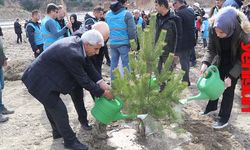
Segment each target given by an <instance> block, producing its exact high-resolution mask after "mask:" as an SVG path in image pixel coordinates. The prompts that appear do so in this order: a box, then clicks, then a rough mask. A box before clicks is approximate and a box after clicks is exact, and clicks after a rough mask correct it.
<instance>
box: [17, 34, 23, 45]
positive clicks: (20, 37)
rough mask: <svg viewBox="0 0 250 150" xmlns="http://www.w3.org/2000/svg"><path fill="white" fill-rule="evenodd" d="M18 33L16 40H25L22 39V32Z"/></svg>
mask: <svg viewBox="0 0 250 150" xmlns="http://www.w3.org/2000/svg"><path fill="white" fill-rule="evenodd" d="M16 35H17V39H16V42H17V43H19V40H20V42H21V43H22V42H23V40H22V33H17V34H16Z"/></svg>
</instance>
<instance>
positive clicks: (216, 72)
mask: <svg viewBox="0 0 250 150" xmlns="http://www.w3.org/2000/svg"><path fill="white" fill-rule="evenodd" d="M208 71H209V72H212V74H215V75H216V77H220V76H219V70H218V68H217V67H216V66H214V65H211V66H210V67H209V68H208Z"/></svg>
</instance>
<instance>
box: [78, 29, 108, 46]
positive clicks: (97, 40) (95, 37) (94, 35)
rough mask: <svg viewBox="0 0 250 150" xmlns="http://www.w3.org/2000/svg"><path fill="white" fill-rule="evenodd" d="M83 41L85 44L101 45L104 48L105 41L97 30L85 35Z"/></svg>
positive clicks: (87, 32)
mask: <svg viewBox="0 0 250 150" xmlns="http://www.w3.org/2000/svg"><path fill="white" fill-rule="evenodd" d="M81 39H82V41H83V43H85V42H88V43H89V44H91V45H98V44H101V45H102V46H104V39H103V36H102V34H101V33H100V32H99V31H97V30H95V29H92V30H89V31H86V32H85V33H83V34H82V37H81Z"/></svg>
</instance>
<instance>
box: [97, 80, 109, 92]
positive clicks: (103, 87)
mask: <svg viewBox="0 0 250 150" xmlns="http://www.w3.org/2000/svg"><path fill="white" fill-rule="evenodd" d="M99 86H100V87H101V89H103V90H110V89H111V87H110V85H108V84H107V83H106V82H105V81H103V80H102V81H101V82H100V83H99Z"/></svg>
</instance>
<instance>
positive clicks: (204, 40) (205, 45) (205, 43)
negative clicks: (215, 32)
mask: <svg viewBox="0 0 250 150" xmlns="http://www.w3.org/2000/svg"><path fill="white" fill-rule="evenodd" d="M203 47H204V48H205V47H207V39H203Z"/></svg>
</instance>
